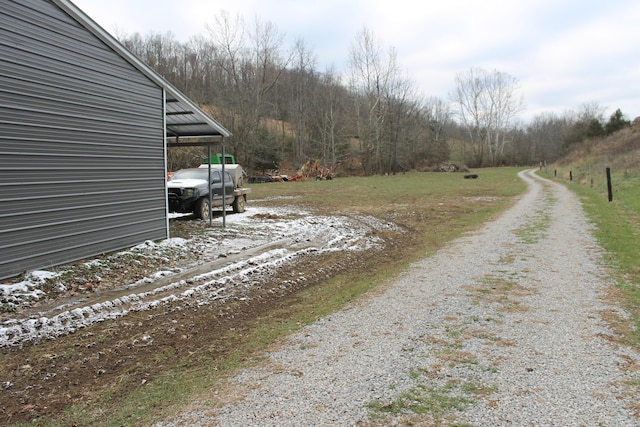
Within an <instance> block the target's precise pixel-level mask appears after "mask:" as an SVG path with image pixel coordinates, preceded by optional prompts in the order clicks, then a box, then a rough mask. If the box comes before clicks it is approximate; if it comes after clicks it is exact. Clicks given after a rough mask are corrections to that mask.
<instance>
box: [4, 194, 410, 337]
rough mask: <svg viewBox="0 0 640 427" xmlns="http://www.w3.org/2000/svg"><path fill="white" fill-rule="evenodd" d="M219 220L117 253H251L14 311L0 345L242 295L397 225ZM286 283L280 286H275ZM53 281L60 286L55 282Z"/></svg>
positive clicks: (15, 292) (34, 293)
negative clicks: (75, 301)
mask: <svg viewBox="0 0 640 427" xmlns="http://www.w3.org/2000/svg"><path fill="white" fill-rule="evenodd" d="M226 222H227V227H226V228H224V229H223V228H218V227H215V228H210V229H208V230H209V231H207V232H206V233H203V234H202V235H197V236H195V237H193V238H191V239H183V238H171V239H167V240H164V241H161V242H158V243H156V242H152V241H147V242H144V243H142V244H139V245H136V246H134V247H132V248H130V249H128V250H125V251H122V252H120V253H118V255H122V256H124V255H127V254H136V255H138V256H139V255H140V254H142V255H143V256H148V257H162V256H163V255H162V251H166V250H180V251H185V252H188V251H197V252H200V253H204V254H206V257H204V258H206V259H219V258H222V259H224V258H225V257H227V256H229V255H231V254H242V252H243V251H246V250H250V249H255V250H256V251H257V252H256V254H255V255H253V256H250V257H248V258H247V259H241V260H236V261H229V262H228V263H227V264H226V265H223V266H221V267H217V268H212V270H211V271H207V272H205V273H201V274H198V275H194V276H191V277H189V278H187V279H180V278H176V279H175V280H174V281H171V276H172V275H174V274H175V273H176V272H175V271H166V270H163V271H158V272H156V273H154V274H152V275H150V276H148V277H145V278H143V279H141V280H138V281H136V282H134V283H130V284H123V289H130V290H131V293H130V294H128V295H122V296H120V297H118V298H114V299H112V300H109V301H104V302H100V303H95V304H92V305H89V306H85V307H76V308H73V309H69V310H67V311H64V312H61V313H58V314H56V315H50V316H47V315H45V314H44V313H40V314H39V315H35V316H32V317H30V318H28V319H20V318H18V317H17V316H16V317H15V318H12V319H10V320H7V321H4V322H3V323H2V324H0V347H7V346H15V345H20V344H21V343H23V342H28V341H30V342H38V341H41V340H44V339H53V338H56V337H59V336H62V335H66V334H69V333H73V332H75V331H77V330H78V329H80V328H84V327H86V326H89V325H92V324H95V323H98V322H101V321H104V320H106V319H115V318H118V317H123V316H126V315H128V314H129V313H132V312H144V311H151V310H155V309H158V308H162V307H167V306H168V305H169V304H172V309H174V310H177V309H181V308H180V307H183V308H186V307H188V306H190V305H193V304H196V305H206V304H210V303H212V302H214V301H219V300H226V299H229V298H237V299H246V298H247V296H246V292H247V290H248V289H250V288H252V287H256V286H260V285H261V283H262V282H264V278H265V277H268V276H269V275H270V274H271V273H272V272H273V271H275V270H276V269H277V268H278V267H280V266H282V265H286V264H287V263H290V262H292V261H294V260H295V259H296V258H298V257H301V256H307V255H310V256H313V255H314V254H320V253H323V252H332V251H347V250H348V251H364V250H370V249H378V248H381V247H382V240H381V239H380V238H379V237H376V236H374V235H373V234H374V233H372V232H373V231H376V230H381V229H389V230H398V228H397V226H396V225H395V224H392V223H387V222H384V221H381V220H379V219H377V218H374V217H370V216H362V217H358V218H354V217H348V216H340V215H337V216H317V215H312V214H310V213H309V212H307V211H305V210H301V209H295V208H292V207H279V208H271V207H270V208H265V207H253V206H252V207H251V209H248V210H247V211H246V212H245V214H242V215H229V216H228V217H227V221H226ZM265 245H266V246H265ZM261 246H265V249H264V250H260V248H261ZM269 246H273V247H269ZM95 262H99V261H98V260H92V261H87V263H86V264H85V265H87V264H88V265H92V263H95ZM52 277H55V273H51V272H46V271H38V272H32V273H31V274H30V275H28V276H27V278H25V280H24V281H23V282H20V283H15V284H8V285H2V287H1V288H0V290H1V292H2V296H3V300H6V299H7V296H8V295H11V297H12V298H13V299H14V300H19V299H20V298H26V299H29V298H38V297H40V296H41V295H42V294H43V292H42V291H40V290H39V289H38V288H39V286H40V285H41V284H42V283H44V281H45V280H46V279H48V278H52ZM161 278H165V279H166V278H168V280H169V282H168V284H166V285H163V286H157V287H152V289H151V290H149V286H144V290H142V287H143V286H142V285H149V284H153V283H155V282H157V281H158V280H159V279H161ZM296 280H298V281H304V280H305V277H304V274H302V273H301V274H299V275H298V277H296V278H295V279H292V280H291V281H288V282H293V281H296ZM286 285H287V284H285V283H283V285H282V286H283V287H284V286H286ZM58 286H65V285H64V283H59V284H58ZM136 289H138V290H137V291H136Z"/></svg>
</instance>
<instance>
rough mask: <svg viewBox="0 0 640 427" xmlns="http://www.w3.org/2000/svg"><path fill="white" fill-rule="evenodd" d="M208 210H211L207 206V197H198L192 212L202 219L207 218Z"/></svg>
mask: <svg viewBox="0 0 640 427" xmlns="http://www.w3.org/2000/svg"><path fill="white" fill-rule="evenodd" d="M209 212H211V207H210V206H209V199H208V198H206V197H200V198H199V199H198V201H197V202H196V208H195V210H194V212H193V213H195V214H196V216H197V217H198V218H200V219H202V220H208V219H209Z"/></svg>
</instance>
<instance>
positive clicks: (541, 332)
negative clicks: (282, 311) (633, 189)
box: [156, 171, 640, 427]
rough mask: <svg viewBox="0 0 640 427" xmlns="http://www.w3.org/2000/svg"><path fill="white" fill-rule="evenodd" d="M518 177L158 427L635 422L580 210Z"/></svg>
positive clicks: (626, 356)
mask: <svg viewBox="0 0 640 427" xmlns="http://www.w3.org/2000/svg"><path fill="white" fill-rule="evenodd" d="M520 177H521V178H522V179H524V180H525V181H526V182H527V183H528V184H529V191H528V192H527V193H526V194H525V195H524V196H522V197H521V198H520V199H519V200H518V202H517V203H516V204H515V205H514V206H513V207H512V208H511V209H510V210H508V211H507V212H506V213H505V214H503V215H502V216H500V217H499V218H498V219H496V220H495V221H492V222H489V223H487V224H486V225H485V226H484V227H483V228H482V229H480V230H478V231H476V232H474V233H470V234H467V235H465V236H463V237H462V238H459V239H457V240H455V241H453V242H452V243H451V244H449V245H448V246H447V247H446V248H444V249H442V250H440V251H438V252H437V253H436V254H435V255H433V256H431V257H429V258H426V259H424V260H422V261H420V262H417V263H415V264H413V265H412V266H411V267H410V268H409V269H408V270H407V271H406V272H405V273H404V274H402V275H401V276H400V277H399V278H398V279H397V280H396V281H395V282H394V283H392V284H390V285H389V286H386V287H384V289H381V290H378V291H375V292H373V293H372V295H369V296H367V297H365V298H363V299H362V300H361V301H359V302H357V303H355V304H353V305H351V306H350V307H347V308H346V309H344V310H342V311H340V312H337V313H335V314H333V315H331V316H328V317H326V318H324V319H321V320H320V321H318V322H316V323H315V324H313V325H310V326H308V327H305V328H304V329H303V330H301V331H300V332H299V333H297V334H295V335H293V336H291V337H289V338H288V339H287V340H286V341H284V342H283V343H280V345H279V346H278V348H275V349H274V350H273V351H272V352H271V353H270V354H269V357H268V360H267V361H266V362H265V363H263V364H262V365H261V366H259V367H257V368H255V369H252V370H249V371H245V372H241V373H239V374H238V375H237V376H235V377H233V378H231V379H230V380H229V381H228V383H227V384H226V385H225V386H224V387H223V388H222V389H219V390H215V391H212V392H211V395H210V396H206V397H203V399H202V400H201V401H199V402H194V403H193V405H192V409H191V410H189V411H187V412H185V413H182V414H180V415H179V416H177V417H175V418H173V419H170V420H165V421H162V422H159V423H157V424H156V427H169V426H178V425H191V426H212V425H219V426H247V425H250V426H312V425H313V426H380V425H426V426H428V425H449V424H456V425H471V426H617V427H620V426H638V425H640V419H639V418H638V414H637V413H635V414H634V407H633V405H634V404H636V400H637V399H636V398H634V392H633V390H634V389H633V388H631V384H638V382H639V381H640V370H639V369H638V366H640V354H638V352H637V351H636V350H634V349H631V348H626V347H623V346H621V345H619V344H616V343H615V342H614V341H613V340H611V339H610V338H611V337H612V336H613V331H612V330H611V329H610V328H609V327H608V326H607V324H606V322H605V321H604V320H603V318H604V316H605V315H608V314H610V313H611V312H614V314H616V315H623V316H624V315H625V313H624V312H622V311H621V310H620V309H619V308H617V307H614V306H612V305H610V303H608V302H607V300H606V298H605V297H606V296H607V289H608V288H609V287H610V286H611V285H612V283H611V281H610V280H609V278H608V277H607V274H606V269H605V268H604V267H603V264H602V260H601V250H600V248H599V247H598V245H597V243H596V241H595V240H594V238H593V237H592V234H591V232H590V226H589V224H588V222H587V221H586V219H585V216H584V214H583V212H582V208H581V206H580V203H579V200H578V199H577V197H575V195H573V193H571V192H570V191H569V190H567V189H566V188H565V187H563V186H562V185H559V184H557V183H554V182H551V181H548V180H545V179H542V178H540V177H538V176H537V175H536V174H535V171H526V172H522V173H521V174H520ZM636 390H637V389H636ZM636 410H637V406H636Z"/></svg>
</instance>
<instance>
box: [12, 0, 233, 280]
mask: <svg viewBox="0 0 640 427" xmlns="http://www.w3.org/2000/svg"><path fill="white" fill-rule="evenodd" d="M195 136H207V137H218V138H223V137H227V136H229V132H228V131H227V130H226V129H224V127H222V126H221V125H220V124H219V123H217V122H216V121H215V120H213V119H212V118H211V117H209V116H208V115H207V114H205V113H204V112H203V111H202V110H201V109H200V108H199V107H198V106H197V105H195V104H194V103H193V102H192V101H190V100H189V99H187V98H186V97H185V96H184V95H183V94H181V93H180V92H179V91H178V90H177V89H175V88H174V87H173V86H171V85H170V84H169V83H168V82H166V81H165V80H164V79H163V78H162V77H160V76H159V75H158V74H157V73H156V72H155V71H153V70H152V69H150V68H149V67H148V66H146V65H145V64H144V63H142V62H141V61H140V60H139V59H138V58H136V57H135V56H134V55H132V54H131V53H130V52H129V51H127V50H126V49H125V48H124V47H123V46H122V45H121V44H120V43H118V41H117V40H116V39H114V38H113V37H112V36H111V35H109V33H107V32H106V31H104V30H103V29H102V28H100V27H99V26H98V25H97V24H96V23H95V22H94V21H92V20H91V19H90V18H89V17H88V16H86V15H85V14H84V13H83V12H82V11H81V10H79V9H78V8H77V7H76V6H75V5H74V4H73V3H71V2H70V1H68V0H15V1H14V0H2V1H1V2H0V278H7V277H11V276H15V275H17V274H20V273H22V272H25V271H29V270H33V269H38V268H46V267H49V266H52V265H57V264H62V263H67V262H71V261H74V260H78V259H82V258H86V257H88V256H93V255H97V254H100V253H104V252H110V251H114V250H118V249H121V248H125V247H129V246H132V245H135V244H137V243H140V242H143V241H145V240H155V239H164V238H167V237H168V233H169V231H168V229H169V225H168V224H169V223H168V214H167V199H166V179H165V177H166V151H167V150H166V138H167V137H195Z"/></svg>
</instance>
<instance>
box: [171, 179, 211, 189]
mask: <svg viewBox="0 0 640 427" xmlns="http://www.w3.org/2000/svg"><path fill="white" fill-rule="evenodd" d="M206 186H207V181H205V180H204V179H172V180H171V181H168V182H167V187H168V188H197V187H206Z"/></svg>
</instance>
